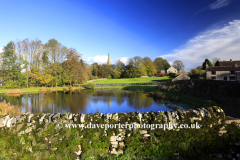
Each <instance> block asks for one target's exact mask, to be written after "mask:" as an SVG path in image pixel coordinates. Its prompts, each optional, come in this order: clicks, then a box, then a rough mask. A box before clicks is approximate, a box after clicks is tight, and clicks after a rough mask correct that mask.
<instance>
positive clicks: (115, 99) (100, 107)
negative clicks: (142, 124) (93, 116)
mask: <svg viewBox="0 0 240 160" xmlns="http://www.w3.org/2000/svg"><path fill="white" fill-rule="evenodd" d="M3 100H5V101H6V102H7V103H8V102H10V104H11V105H14V106H20V107H21V110H22V112H31V113H52V114H54V113H64V112H71V113H84V114H88V113H95V112H99V113H115V112H118V113H120V112H125V113H127V112H135V111H139V112H149V111H155V112H157V111H173V110H174V109H176V108H179V109H181V110H187V109H190V108H191V107H190V106H188V105H185V104H181V103H173V102H159V101H155V100H154V99H153V98H152V97H150V96H148V95H147V94H143V93H134V92H117V91H116V92H113V91H106V90H101V91H86V90H77V91H74V92H63V91H58V92H52V93H39V94H23V95H20V96H7V95H5V94H2V95H0V101H3Z"/></svg>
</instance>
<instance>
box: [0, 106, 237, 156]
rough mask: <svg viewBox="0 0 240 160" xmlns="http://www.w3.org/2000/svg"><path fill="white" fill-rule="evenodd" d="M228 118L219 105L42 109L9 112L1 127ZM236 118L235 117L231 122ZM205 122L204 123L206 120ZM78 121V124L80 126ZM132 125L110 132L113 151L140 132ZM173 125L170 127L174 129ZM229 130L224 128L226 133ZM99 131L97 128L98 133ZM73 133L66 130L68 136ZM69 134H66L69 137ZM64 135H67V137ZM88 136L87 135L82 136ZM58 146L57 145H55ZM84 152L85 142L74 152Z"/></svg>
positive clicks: (25, 129)
mask: <svg viewBox="0 0 240 160" xmlns="http://www.w3.org/2000/svg"><path fill="white" fill-rule="evenodd" d="M224 120H225V114H224V111H223V110H222V109H221V108H220V107H217V106H213V107H206V108H197V109H190V110H176V111H166V112H164V111H158V112H154V111H151V112H144V113H143V112H130V113H123V112H120V113H113V114H110V113H107V114H102V113H95V114H92V113H90V114H79V113H62V114H61V113H56V114H50V113H41V114H32V113H25V114H22V115H21V116H15V117H10V116H8V115H6V116H1V117H0V130H1V129H3V128H10V129H11V130H12V131H13V133H14V134H15V135H17V136H21V135H24V134H28V135H31V132H32V131H33V130H34V131H36V130H37V131H38V135H39V136H41V135H42V134H43V132H44V131H46V130H47V129H48V127H49V126H50V125H55V130H59V128H61V127H66V124H72V126H74V125H73V124H82V125H83V126H85V127H86V126H87V125H88V124H90V123H91V124H135V125H138V126H139V125H140V124H167V123H172V124H176V125H179V124H190V123H195V122H198V123H199V124H201V122H204V121H205V122H210V123H206V124H208V125H210V127H211V125H214V124H221V123H222V122H223V121H224ZM232 121H234V119H231V122H232ZM202 125H204V124H203V123H202ZM76 126H77V125H75V127H76ZM73 128H74V127H73ZM128 129H129V128H127V129H126V128H118V129H117V130H118V131H117V132H113V134H112V136H110V137H109V138H110V144H109V145H110V147H109V153H110V154H117V155H118V154H123V148H124V147H125V145H126V144H124V138H125V137H130V136H132V135H133V134H135V133H136V130H138V129H132V130H133V132H130V133H129V132H127V133H126V130H128ZM172 129H173V128H168V130H172ZM139 132H140V134H141V135H142V136H143V138H144V139H151V138H152V135H151V134H150V132H149V129H144V128H140V129H139ZM103 133H104V135H103V136H107V132H106V130H104V132H103ZM224 133H225V132H223V131H222V132H221V134H224ZM98 134H99V133H97V132H96V136H99V135H98ZM69 135H70V133H66V137H68V136H69ZM66 137H65V138H66ZM63 138H64V137H63ZM80 138H84V137H80ZM44 139H45V140H46V141H50V140H49V139H48V138H46V137H44ZM52 149H53V150H57V148H52ZM81 153H82V151H81V145H78V151H76V152H74V154H75V155H76V157H78V156H80V155H81Z"/></svg>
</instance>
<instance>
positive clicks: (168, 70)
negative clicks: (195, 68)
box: [167, 67, 177, 73]
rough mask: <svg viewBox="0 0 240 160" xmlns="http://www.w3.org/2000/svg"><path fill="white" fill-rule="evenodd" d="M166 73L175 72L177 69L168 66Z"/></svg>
mask: <svg viewBox="0 0 240 160" xmlns="http://www.w3.org/2000/svg"><path fill="white" fill-rule="evenodd" d="M167 73H177V69H175V68H173V67H170V68H168V69H167Z"/></svg>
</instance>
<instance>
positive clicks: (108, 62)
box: [107, 53, 111, 65]
mask: <svg viewBox="0 0 240 160" xmlns="http://www.w3.org/2000/svg"><path fill="white" fill-rule="evenodd" d="M107 65H111V61H110V53H108V61H107Z"/></svg>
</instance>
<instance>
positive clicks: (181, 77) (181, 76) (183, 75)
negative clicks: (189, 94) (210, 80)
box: [172, 73, 190, 82]
mask: <svg viewBox="0 0 240 160" xmlns="http://www.w3.org/2000/svg"><path fill="white" fill-rule="evenodd" d="M189 79H190V77H189V76H187V75H186V74H184V73H182V74H180V75H179V76H177V77H176V78H174V79H173V80H172V81H173V82H174V81H179V80H189Z"/></svg>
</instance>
